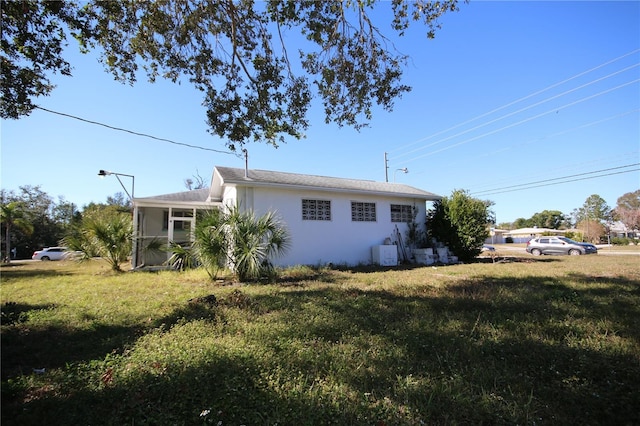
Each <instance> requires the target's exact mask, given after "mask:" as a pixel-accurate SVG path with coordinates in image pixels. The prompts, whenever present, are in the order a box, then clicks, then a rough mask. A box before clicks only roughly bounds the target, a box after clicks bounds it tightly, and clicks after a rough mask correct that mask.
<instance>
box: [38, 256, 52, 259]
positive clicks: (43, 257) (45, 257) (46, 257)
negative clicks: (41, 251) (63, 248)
mask: <svg viewBox="0 0 640 426" xmlns="http://www.w3.org/2000/svg"><path fill="white" fill-rule="evenodd" d="M40 260H51V259H49V256H42V257H41V258H40Z"/></svg>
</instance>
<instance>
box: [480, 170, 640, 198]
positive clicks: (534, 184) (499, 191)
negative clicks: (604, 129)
mask: <svg viewBox="0 0 640 426" xmlns="http://www.w3.org/2000/svg"><path fill="white" fill-rule="evenodd" d="M638 164H640V163H636V164H632V165H627V166H620V167H614V168H611V169H603V170H597V171H593V172H588V173H581V174H577V175H570V176H564V177H560V178H554V179H547V180H543V181H540V182H530V183H528V184H522V185H513V186H511V187H504V188H497V189H495V190H493V191H481V192H474V193H470V194H471V195H480V194H481V196H483V197H484V196H487V195H495V194H503V193H505V192H516V191H524V190H527V189H533V188H540V187H543V186H552V185H560V184H564V183H570V182H577V181H581V180H589V179H596V178H601V177H606V176H613V175H620V174H624V173H631V172H637V171H640V168H636V169H631V170H624V171H619V172H612V173H606V174H603V175H598V176H589V177H582V178H577V179H570V180H565V179H567V178H570V177H573V176H584V175H589V174H594V173H601V172H604V171H608V170H615V169H620V168H626V167H632V166H637V165H638ZM556 180H561V182H551V183H543V182H550V181H556ZM537 183H541V184H540V185H537ZM522 186H526V187H524V188H520V187H522ZM515 187H518V188H515Z"/></svg>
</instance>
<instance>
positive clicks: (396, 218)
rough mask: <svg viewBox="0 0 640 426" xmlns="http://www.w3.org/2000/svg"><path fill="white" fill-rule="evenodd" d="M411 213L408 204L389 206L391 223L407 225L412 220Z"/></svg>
mask: <svg viewBox="0 0 640 426" xmlns="http://www.w3.org/2000/svg"><path fill="white" fill-rule="evenodd" d="M412 213H413V212H412V208H411V206H410V205H408V204H391V222H402V223H409V222H411V220H412V219H413V215H412Z"/></svg>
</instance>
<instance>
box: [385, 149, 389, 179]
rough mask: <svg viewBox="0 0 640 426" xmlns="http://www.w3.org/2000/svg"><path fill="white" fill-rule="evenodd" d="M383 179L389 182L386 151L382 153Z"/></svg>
mask: <svg viewBox="0 0 640 426" xmlns="http://www.w3.org/2000/svg"><path fill="white" fill-rule="evenodd" d="M384 181H385V182H389V159H388V158H387V153H386V152H385V153H384Z"/></svg>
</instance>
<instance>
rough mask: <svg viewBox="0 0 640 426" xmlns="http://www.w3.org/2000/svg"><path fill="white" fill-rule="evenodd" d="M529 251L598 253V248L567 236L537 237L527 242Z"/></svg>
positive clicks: (540, 252) (537, 252)
mask: <svg viewBox="0 0 640 426" xmlns="http://www.w3.org/2000/svg"><path fill="white" fill-rule="evenodd" d="M527 253H531V254H532V255H534V256H540V255H541V254H569V255H572V256H579V255H581V254H598V248H597V247H596V246H594V245H593V244H590V243H579V242H577V241H573V240H572V239H570V238H567V237H537V238H534V239H532V240H531V241H529V242H528V243H527Z"/></svg>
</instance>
